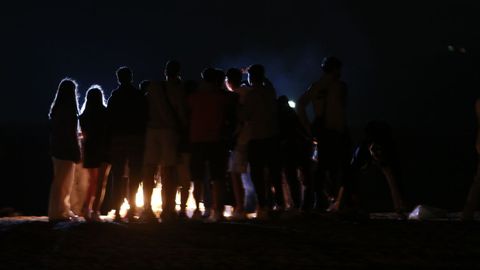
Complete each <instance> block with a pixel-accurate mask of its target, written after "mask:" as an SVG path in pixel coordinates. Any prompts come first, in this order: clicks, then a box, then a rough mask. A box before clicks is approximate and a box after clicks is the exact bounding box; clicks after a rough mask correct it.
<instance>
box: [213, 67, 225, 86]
mask: <svg viewBox="0 0 480 270" xmlns="http://www.w3.org/2000/svg"><path fill="white" fill-rule="evenodd" d="M224 84H225V72H223V70H221V69H218V68H216V69H215V86H216V87H218V88H223V86H224Z"/></svg>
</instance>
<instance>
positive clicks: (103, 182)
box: [92, 163, 112, 212]
mask: <svg viewBox="0 0 480 270" xmlns="http://www.w3.org/2000/svg"><path fill="white" fill-rule="evenodd" d="M111 167H112V165H110V164H108V163H102V164H101V165H100V168H98V183H97V191H96V195H95V200H94V201H93V206H92V208H93V211H95V212H100V208H101V207H102V204H103V200H104V198H105V191H106V189H107V180H108V176H109V174H110V168H111Z"/></svg>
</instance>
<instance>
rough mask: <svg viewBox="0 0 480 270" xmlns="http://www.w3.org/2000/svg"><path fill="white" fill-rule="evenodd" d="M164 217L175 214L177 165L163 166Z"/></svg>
mask: <svg viewBox="0 0 480 270" xmlns="http://www.w3.org/2000/svg"><path fill="white" fill-rule="evenodd" d="M161 174H162V199H163V204H162V208H163V209H162V218H167V219H168V218H171V217H172V216H173V215H174V214H175V196H176V194H177V185H178V183H177V177H176V167H175V166H168V167H162V170H161Z"/></svg>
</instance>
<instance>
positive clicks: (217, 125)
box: [187, 82, 229, 143]
mask: <svg viewBox="0 0 480 270" xmlns="http://www.w3.org/2000/svg"><path fill="white" fill-rule="evenodd" d="M187 103H188V108H189V111H190V141H191V142H192V143H198V142H218V141H221V140H222V133H223V131H224V127H225V121H226V114H227V109H228V105H229V98H228V96H227V95H225V93H223V92H222V90H220V89H216V88H215V87H214V86H212V85H210V84H208V83H205V82H203V83H202V84H201V85H200V87H199V89H198V90H197V91H196V92H195V93H193V94H191V95H190V96H189V97H188V102H187Z"/></svg>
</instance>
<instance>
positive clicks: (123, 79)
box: [117, 66, 133, 84]
mask: <svg viewBox="0 0 480 270" xmlns="http://www.w3.org/2000/svg"><path fill="white" fill-rule="evenodd" d="M117 81H118V83H119V84H131V83H132V81H133V72H132V70H131V69H130V68H129V67H125V66H124V67H120V68H119V69H117Z"/></svg>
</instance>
